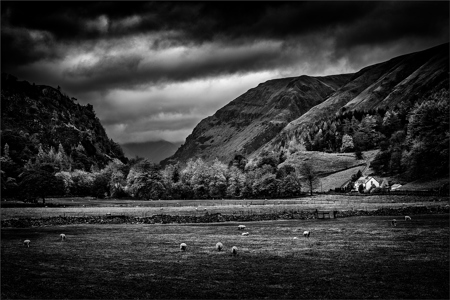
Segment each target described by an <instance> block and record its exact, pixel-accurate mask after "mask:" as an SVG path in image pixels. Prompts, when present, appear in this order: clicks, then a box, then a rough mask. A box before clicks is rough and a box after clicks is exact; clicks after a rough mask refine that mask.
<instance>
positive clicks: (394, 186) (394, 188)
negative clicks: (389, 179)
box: [391, 183, 402, 191]
mask: <svg viewBox="0 0 450 300" xmlns="http://www.w3.org/2000/svg"><path fill="white" fill-rule="evenodd" d="M401 186H402V185H401V184H399V183H396V184H393V185H392V186H391V191H395V190H396V189H398V188H400V187H401Z"/></svg>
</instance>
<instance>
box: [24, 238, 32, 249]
mask: <svg viewBox="0 0 450 300" xmlns="http://www.w3.org/2000/svg"><path fill="white" fill-rule="evenodd" d="M30 243H31V241H30V240H25V241H23V244H24V245H25V246H27V247H28V248H29V247H30Z"/></svg>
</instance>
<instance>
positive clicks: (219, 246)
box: [216, 242, 223, 251]
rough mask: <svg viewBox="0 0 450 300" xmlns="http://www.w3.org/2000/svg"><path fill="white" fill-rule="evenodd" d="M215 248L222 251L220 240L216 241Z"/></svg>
mask: <svg viewBox="0 0 450 300" xmlns="http://www.w3.org/2000/svg"><path fill="white" fill-rule="evenodd" d="M216 249H217V251H222V249H223V244H222V243H221V242H218V243H217V244H216Z"/></svg>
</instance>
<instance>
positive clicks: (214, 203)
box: [1, 195, 449, 220]
mask: <svg viewBox="0 0 450 300" xmlns="http://www.w3.org/2000/svg"><path fill="white" fill-rule="evenodd" d="M47 203H48V204H54V205H58V207H50V206H49V207H16V208H14V207H6V208H3V207H2V210H1V217H2V219H3V220H6V219H10V218H42V217H57V216H99V215H105V214H106V213H111V214H114V215H128V216H136V217H146V216H150V215H154V214H172V215H200V214H204V213H205V209H206V210H207V211H208V213H221V214H240V213H251V214H258V213H279V212H283V211H285V210H315V209H319V210H349V209H350V210H351V209H364V210H375V209H378V208H382V207H402V206H405V205H408V206H421V205H427V206H432V205H447V204H448V203H449V199H448V198H445V197H435V196H416V197H414V196H388V195H379V196H347V195H317V196H313V197H302V198H296V199H271V200H161V201H141V200H118V199H108V200H102V199H94V198H54V199H48V200H47Z"/></svg>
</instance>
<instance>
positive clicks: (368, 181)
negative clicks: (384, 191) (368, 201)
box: [354, 176, 380, 192]
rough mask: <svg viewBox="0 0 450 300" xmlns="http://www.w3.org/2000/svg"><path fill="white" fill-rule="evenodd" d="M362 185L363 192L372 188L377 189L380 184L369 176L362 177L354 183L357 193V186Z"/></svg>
mask: <svg viewBox="0 0 450 300" xmlns="http://www.w3.org/2000/svg"><path fill="white" fill-rule="evenodd" d="M360 185H362V186H363V188H364V191H365V192H367V191H370V190H371V189H373V188H376V187H379V186H380V183H379V182H378V181H377V180H376V179H375V178H373V177H370V176H362V177H360V178H359V179H358V180H356V182H355V186H354V188H355V190H357V191H359V186H360Z"/></svg>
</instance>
